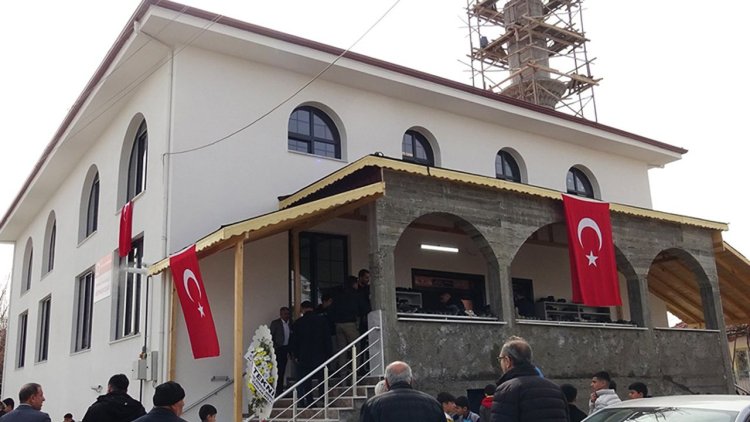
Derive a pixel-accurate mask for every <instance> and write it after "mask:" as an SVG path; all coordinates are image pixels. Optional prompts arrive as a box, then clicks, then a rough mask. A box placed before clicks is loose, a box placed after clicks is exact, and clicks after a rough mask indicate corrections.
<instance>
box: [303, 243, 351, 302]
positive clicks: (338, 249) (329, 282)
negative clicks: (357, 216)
mask: <svg viewBox="0 0 750 422" xmlns="http://www.w3.org/2000/svg"><path fill="white" fill-rule="evenodd" d="M299 236H300V275H301V279H302V300H310V301H312V302H313V303H316V304H317V303H319V301H320V298H321V296H322V294H323V293H325V292H332V293H333V290H334V289H339V288H342V287H343V286H344V280H346V276H347V275H348V274H349V267H348V265H347V263H348V262H349V257H348V255H347V250H348V248H347V239H346V237H345V236H338V235H330V234H325V233H300V235H299Z"/></svg>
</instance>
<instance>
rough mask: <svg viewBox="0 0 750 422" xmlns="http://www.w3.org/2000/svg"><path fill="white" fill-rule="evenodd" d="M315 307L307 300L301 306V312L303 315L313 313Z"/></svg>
mask: <svg viewBox="0 0 750 422" xmlns="http://www.w3.org/2000/svg"><path fill="white" fill-rule="evenodd" d="M313 309H315V307H314V306H313V304H312V302H310V301H309V300H306V301H304V302H302V303H300V304H299V310H300V312H302V314H303V315H304V314H306V313H308V312H312V311H313Z"/></svg>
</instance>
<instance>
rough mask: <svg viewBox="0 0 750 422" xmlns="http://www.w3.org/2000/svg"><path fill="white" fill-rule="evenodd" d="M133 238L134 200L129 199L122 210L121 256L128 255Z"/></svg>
mask: <svg viewBox="0 0 750 422" xmlns="http://www.w3.org/2000/svg"><path fill="white" fill-rule="evenodd" d="M132 239H133V202H132V201H128V203H127V204H125V205H124V206H123V207H122V210H120V246H119V254H120V258H122V257H124V256H128V254H129V253H130V248H131V246H132V244H131V241H132Z"/></svg>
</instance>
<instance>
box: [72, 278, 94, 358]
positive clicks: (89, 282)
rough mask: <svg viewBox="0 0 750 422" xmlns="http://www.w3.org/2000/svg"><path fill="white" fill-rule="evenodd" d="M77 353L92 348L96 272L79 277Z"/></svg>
mask: <svg viewBox="0 0 750 422" xmlns="http://www.w3.org/2000/svg"><path fill="white" fill-rule="evenodd" d="M76 304H77V307H76V308H77V309H76V322H75V333H76V334H75V345H74V350H75V351H76V352H78V351H81V350H86V349H90V348H91V319H92V316H93V307H94V272H93V271H89V272H87V273H86V274H84V275H82V276H80V277H78V285H77V286H76Z"/></svg>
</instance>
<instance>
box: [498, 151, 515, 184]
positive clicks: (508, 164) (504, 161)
mask: <svg viewBox="0 0 750 422" xmlns="http://www.w3.org/2000/svg"><path fill="white" fill-rule="evenodd" d="M495 177H497V178H498V179H503V180H510V181H511V182H518V183H521V169H520V168H519V167H518V163H517V162H516V159H515V158H513V156H512V155H511V154H510V153H509V152H508V151H502V150H501V151H498V153H497V156H496V157H495Z"/></svg>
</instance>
